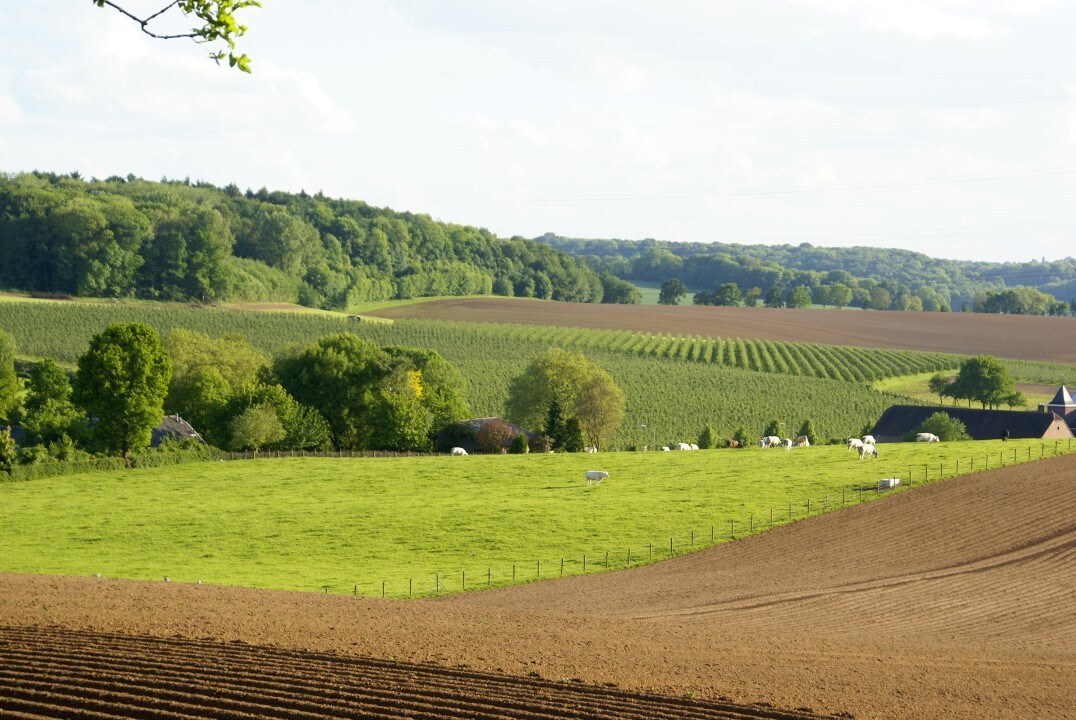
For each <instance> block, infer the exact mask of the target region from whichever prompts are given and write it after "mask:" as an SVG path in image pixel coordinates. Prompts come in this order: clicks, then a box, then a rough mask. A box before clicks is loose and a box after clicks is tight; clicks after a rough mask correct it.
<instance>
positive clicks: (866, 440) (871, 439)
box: [863, 435, 878, 445]
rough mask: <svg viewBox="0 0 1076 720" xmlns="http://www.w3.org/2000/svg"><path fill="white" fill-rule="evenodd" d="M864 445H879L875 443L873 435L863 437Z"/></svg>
mask: <svg viewBox="0 0 1076 720" xmlns="http://www.w3.org/2000/svg"><path fill="white" fill-rule="evenodd" d="M863 444H864V445H877V444H878V443H876V442H875V441H874V436H873V435H864V436H863Z"/></svg>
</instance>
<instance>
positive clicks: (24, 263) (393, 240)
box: [0, 173, 630, 309]
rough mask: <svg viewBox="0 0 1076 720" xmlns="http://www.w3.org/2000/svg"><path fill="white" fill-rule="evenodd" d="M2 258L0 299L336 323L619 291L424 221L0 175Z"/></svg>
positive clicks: (248, 196) (121, 182)
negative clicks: (142, 304)
mask: <svg viewBox="0 0 1076 720" xmlns="http://www.w3.org/2000/svg"><path fill="white" fill-rule="evenodd" d="M0 255H2V256H3V257H4V258H5V261H4V263H3V264H0V287H6V288H10V289H20V290H26V291H37V292H47V293H62V294H70V295H83V296H94V297H142V298H149V299H160V300H194V301H199V302H216V301H220V300H272V301H286V302H299V303H301V304H303V305H308V306H311V307H321V308H336V309H345V308H347V307H349V306H351V305H354V304H356V303H360V302H364V301H370V300H383V299H389V298H409V297H421V296H429V295H488V294H491V293H492V294H497V295H510V296H518V297H537V298H547V299H554V300H567V301H574V302H598V301H600V300H601V299H602V297H603V293H604V292H605V291H606V289H608V291H609V292H610V294H611V296H612V297H613V298H616V297H618V296H623V295H624V294H625V293H626V292H628V290H629V288H625V287H624V286H623V281H622V280H620V279H618V278H616V277H612V276H610V277H609V278H607V279H606V280H605V281H604V282H603V280H602V278H601V277H599V274H598V273H597V272H596V271H594V270H592V269H591V268H589V267H588V266H586V265H585V264H584V263H582V262H580V261H579V260H577V259H575V258H572V257H570V256H569V255H567V254H565V253H562V252H559V251H557V250H555V249H553V248H552V247H550V246H549V245H548V244H545V243H539V242H535V241H532V240H527V239H524V238H520V237H514V238H511V239H501V238H498V237H497V236H495V235H493V234H492V233H490V232H489V231H487V230H484V229H481V228H475V227H470V226H463V225H453V224H447V223H440V222H436V221H434V220H432V219H431V218H429V217H428V216H425V215H413V214H411V213H400V212H394V211H392V210H388V209H382V208H375V207H371V206H369V205H367V204H366V203H363V202H360V201H356V200H346V199H337V198H329V197H326V196H324V195H322V194H320V193H318V194H317V195H308V194H307V193H305V192H301V193H298V194H295V193H284V192H270V191H268V190H266V189H264V188H262V189H260V190H258V191H252V190H249V189H248V190H246V191H245V192H244V191H240V189H239V188H238V187H236V186H235V185H229V186H227V187H224V188H217V187H214V186H213V185H210V184H207V183H194V184H191V183H190V182H189V181H187V180H184V181H161V182H152V181H147V180H142V179H140V178H137V177H134V176H131V175H129V176H127V177H126V178H121V177H110V178H108V179H106V180H96V179H94V180H83V179H82V178H80V177H79V176H78V174H77V173H72V174H71V175H56V174H52V173H22V174H17V175H2V174H0ZM629 294H630V293H629ZM614 301H618V302H623V301H625V300H623V299H620V300H614Z"/></svg>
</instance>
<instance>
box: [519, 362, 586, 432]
mask: <svg viewBox="0 0 1076 720" xmlns="http://www.w3.org/2000/svg"><path fill="white" fill-rule="evenodd" d="M597 369H598V368H597V366H595V365H594V364H593V363H591V362H590V360H588V359H587V358H586V357H585V356H584V355H583V354H582V353H578V352H570V351H568V350H564V349H562V348H557V347H554V348H549V349H548V350H546V351H545V352H544V353H542V354H541V355H539V356H537V357H536V358H534V359H533V360H531V361H530V363H528V364H527V366H526V367H525V368H524V369H523V371H522V372H521V373H520V374H519V375H517V376H516V377H515V378H514V379H513V380H512V381H511V382H510V383H509V385H508V401H507V402H506V403H505V410H506V414H507V417H508V419H509V420H511V421H512V422H514V423H517V424H519V425H522V426H523V427H525V428H535V427H538V426H539V424H540V423H542V422H543V421H545V420H546V414H547V413H548V411H549V406H550V403H552V402H553V401H554V400H556V401H557V402H558V403H559V405H560V408H561V412H563V413H564V417H565V418H569V417H574V416H575V414H576V404H575V400H576V396H577V395H578V394H579V391H580V389H581V388H582V387H583V385H584V384H585V383H586V382H587V381H588V380H589V379H590V378H591V376H592V375H594V372H595V370H597Z"/></svg>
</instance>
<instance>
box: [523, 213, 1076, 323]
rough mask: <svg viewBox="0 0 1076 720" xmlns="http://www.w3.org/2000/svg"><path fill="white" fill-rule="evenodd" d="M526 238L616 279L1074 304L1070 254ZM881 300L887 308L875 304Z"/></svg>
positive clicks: (909, 302)
mask: <svg viewBox="0 0 1076 720" xmlns="http://www.w3.org/2000/svg"><path fill="white" fill-rule="evenodd" d="M536 239H537V240H539V241H541V242H544V243H547V244H549V245H550V246H551V247H554V248H556V249H558V250H562V251H564V252H567V253H569V254H571V255H574V256H576V257H580V258H582V259H583V260H584V261H585V262H587V264H588V265H590V266H591V267H592V268H594V269H595V270H598V271H605V272H610V273H612V274H614V275H616V276H618V277H621V278H627V279H631V280H639V281H650V282H663V281H665V280H667V279H669V278H678V279H680V280H681V281H683V282H684V283H685V284H686V285H688V286H689V287H692V288H700V289H706V290H713V289H715V288H716V287H717V286H719V285H720V284H722V283H730V282H732V283H736V284H737V285H738V286H739V288H740V290H741V291H743V292H746V291H747V290H749V289H750V288H752V287H757V288H760V290H761V295H762V296H763V297H765V296H766V295H767V293H768V292H769V291H770V290H771V289H772V288H775V287H777V288H779V289H781V290H782V291H784V292H787V291H788V290H789V289H791V288H793V287H796V286H800V285H802V286H806V287H807V288H809V289H810V290H811V292H812V294H814V293H815V291H816V290H817V289H818V288H821V287H826V286H830V287H831V286H833V285H834V284H840V285H844V286H845V287H848V288H850V289H851V290H852V298H851V303H850V304H852V305H855V306H859V307H874V308H877V309H897V310H919V309H922V310H947V309H952V310H961V309H962V308H963V307H964V306H965V305H966V306H967V308H968V309H969V310H975V311H977V312H1008V313H1024V314H1038V315H1046V314H1055V315H1056V314H1068V313H1072V312H1073V311H1074V310H1076V302H1074V303H1070V301H1076V258H1071V257H1070V258H1065V259H1063V260H1056V261H1043V262H1039V261H1031V262H1026V263H988V262H968V261H961V260H943V259H937V258H933V257H929V256H927V255H923V254H922V253H917V252H912V251H909V250H898V249H892V248H873V247H851V248H829V247H815V246H814V245H811V244H810V243H803V244H801V245H739V244H730V243H718V242H714V243H676V242H664V241H658V240H651V239H647V240H583V239H578V238H566V237H560V236H557V235H554V234H553V233H546V234H545V235H543V236H541V237H539V238H536ZM876 288H880V290H876ZM882 291H884V292H882ZM1044 293H1045V294H1048V295H1050V296H1052V297H1045V296H1043V295H1042V294H1044ZM824 299H825V298H824V293H823V300H824ZM815 302H816V303H818V304H830V303H825V302H824V301H823V302H819V300H818V299H816V300H815ZM886 302H887V303H888V304H887V306H885V307H881V308H879V305H881V304H883V303H886ZM1063 303H1064V304H1067V307H1065V306H1063V305H1062V304H1063Z"/></svg>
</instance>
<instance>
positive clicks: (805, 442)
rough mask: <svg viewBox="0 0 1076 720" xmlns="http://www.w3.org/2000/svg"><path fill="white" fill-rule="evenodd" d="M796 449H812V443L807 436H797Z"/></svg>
mask: <svg viewBox="0 0 1076 720" xmlns="http://www.w3.org/2000/svg"><path fill="white" fill-rule="evenodd" d="M796 447H811V441H810V440H809V439H808V438H807V436H806V435H797V436H796Z"/></svg>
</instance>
